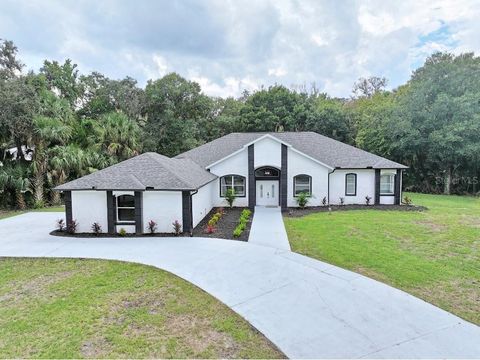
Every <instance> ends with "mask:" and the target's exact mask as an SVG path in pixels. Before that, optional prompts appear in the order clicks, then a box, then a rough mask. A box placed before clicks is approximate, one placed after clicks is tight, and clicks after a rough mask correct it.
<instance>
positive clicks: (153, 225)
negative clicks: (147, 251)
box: [147, 220, 157, 234]
mask: <svg viewBox="0 0 480 360" xmlns="http://www.w3.org/2000/svg"><path fill="white" fill-rule="evenodd" d="M147 229H148V231H149V232H150V234H155V231H157V223H156V222H155V221H153V220H150V221H149V222H148V225H147Z"/></svg>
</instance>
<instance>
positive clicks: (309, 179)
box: [293, 174, 312, 198]
mask: <svg viewBox="0 0 480 360" xmlns="http://www.w3.org/2000/svg"><path fill="white" fill-rule="evenodd" d="M299 176H306V177H308V181H309V185H310V188H309V190H308V195H307V196H308V197H311V196H312V177H311V176H310V175H308V174H297V175H295V176H294V177H293V197H294V198H296V197H298V195H296V191H295V186H296V184H295V180H296V179H297V177H299Z"/></svg>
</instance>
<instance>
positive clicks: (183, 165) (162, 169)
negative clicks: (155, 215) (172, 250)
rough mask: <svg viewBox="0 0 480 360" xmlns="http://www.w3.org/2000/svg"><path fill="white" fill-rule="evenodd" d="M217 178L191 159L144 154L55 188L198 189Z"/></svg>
mask: <svg viewBox="0 0 480 360" xmlns="http://www.w3.org/2000/svg"><path fill="white" fill-rule="evenodd" d="M214 179H216V176H215V175H213V174H211V173H209V172H208V171H205V169H203V168H202V167H201V166H199V165H198V164H196V163H194V162H193V161H192V160H190V159H171V158H168V157H166V156H163V155H160V154H157V153H151V152H149V153H144V154H142V155H139V156H135V157H133V158H131V159H128V160H125V161H122V162H120V163H118V164H116V165H113V166H109V167H107V168H105V169H102V170H98V171H96V172H94V173H92V174H90V175H86V176H83V177H81V178H79V179H76V180H73V181H70V182H68V183H66V184H63V185H60V186H57V187H56V188H55V190H89V189H95V190H145V189H146V188H147V187H149V188H150V187H151V188H153V189H155V190H195V189H198V188H199V187H201V186H203V185H205V184H206V183H208V182H210V181H212V180H214Z"/></svg>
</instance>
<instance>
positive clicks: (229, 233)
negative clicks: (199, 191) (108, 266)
mask: <svg viewBox="0 0 480 360" xmlns="http://www.w3.org/2000/svg"><path fill="white" fill-rule="evenodd" d="M223 209H224V210H223V211H224V214H223V216H222V217H221V218H220V220H219V221H218V223H217V225H216V226H215V231H214V232H213V233H212V234H208V233H207V232H206V228H207V223H208V221H209V220H210V218H211V217H212V215H213V214H215V213H216V212H217V211H218V208H213V209H212V210H211V211H210V212H209V213H208V215H207V216H205V218H203V220H202V221H201V222H200V223H199V224H198V225H197V226H196V227H195V229H193V236H196V237H208V238H221V239H229V240H240V241H248V235H249V234H250V227H251V226H252V219H253V214H252V215H251V216H250V221H249V222H248V223H247V227H246V228H245V231H244V232H243V233H242V235H240V236H239V237H238V238H235V237H233V230H234V229H235V227H236V226H237V224H238V220H239V218H240V214H241V212H242V211H243V209H246V208H232V209H230V208H223ZM50 235H53V236H66V237H74V238H112V237H116V238H131V237H172V236H175V235H174V234H171V233H155V234H129V233H127V234H125V235H124V236H121V235H119V234H108V233H100V234H98V235H95V234H93V233H75V234H70V233H68V232H66V231H58V230H53V231H52V232H50ZM178 236H179V237H182V236H190V234H188V233H182V234H180V235H178Z"/></svg>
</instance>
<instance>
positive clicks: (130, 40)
mask: <svg viewBox="0 0 480 360" xmlns="http://www.w3.org/2000/svg"><path fill="white" fill-rule="evenodd" d="M72 4H73V5H72ZM99 6H100V7H92V6H91V4H89V2H88V1H80V2H76V3H66V2H44V1H42V0H29V1H15V0H3V2H2V12H1V13H0V34H2V37H4V38H7V39H11V40H13V41H14V42H15V43H16V44H17V45H18V47H19V48H20V54H21V55H22V56H23V61H24V62H26V63H27V65H28V67H30V68H32V67H34V68H36V69H37V70H38V67H39V65H40V64H41V62H42V61H41V60H43V59H45V58H48V59H50V60H51V59H56V60H63V59H64V58H66V57H70V58H72V60H73V61H74V62H76V63H78V64H79V67H80V70H81V71H82V72H86V71H91V70H98V71H100V72H102V73H104V74H105V75H107V76H110V77H112V78H122V77H124V76H127V75H129V76H132V77H135V78H137V79H138V80H139V83H140V84H141V85H144V84H145V82H146V80H148V79H150V78H151V79H155V78H159V77H161V76H163V75H165V74H166V73H168V72H170V71H175V72H178V73H179V74H181V75H182V76H185V77H187V78H189V79H192V80H195V81H197V82H198V83H199V84H200V85H201V86H202V89H203V91H204V92H205V93H207V94H210V95H214V96H232V95H240V94H241V92H242V91H243V90H244V89H248V90H253V89H258V88H260V87H261V86H262V85H265V86H269V85H272V84H274V83H281V84H284V85H286V86H292V85H303V84H306V85H309V84H311V83H315V84H316V86H317V87H318V88H319V89H320V90H321V91H328V92H329V93H330V94H331V95H333V96H342V97H344V96H349V95H350V92H351V88H352V85H353V83H354V82H355V81H356V80H357V79H358V78H359V77H361V76H369V75H379V76H386V77H387V78H389V79H390V84H391V86H392V87H395V86H397V85H399V84H401V83H404V82H405V81H406V80H408V78H409V76H410V73H411V71H412V70H413V69H414V68H415V67H417V66H419V65H421V63H422V62H423V61H424V59H425V57H427V56H428V55H430V54H431V53H432V52H433V51H437V50H440V51H452V52H454V53H460V52H466V51H475V52H478V51H480V36H478V34H479V33H480V21H478V19H479V18H480V4H479V0H438V1H434V2H432V1H431V0H403V1H401V2H400V1H395V2H393V1H384V0H365V1H363V0H350V1H338V2H332V1H330V0H303V1H296V0H265V1H254V0H252V1H224V0H210V1H204V2H191V3H188V2H183V3H181V4H177V5H175V6H174V5H171V4H170V3H169V2H161V3H160V2H157V1H154V0H138V1H136V2H135V3H134V4H132V3H131V2H130V1H128V0H117V1H107V0H105V1H102V2H101V5H99ZM52 16H54V17H55V21H52ZM25 19H28V21H26V20H25ZM438 32H440V33H439V34H437V33H438ZM192 69H193V70H192Z"/></svg>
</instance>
